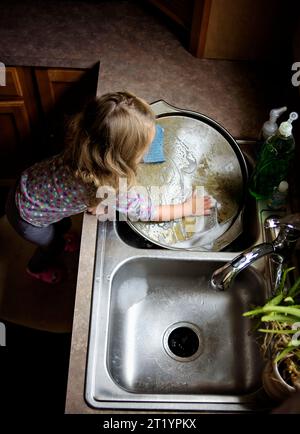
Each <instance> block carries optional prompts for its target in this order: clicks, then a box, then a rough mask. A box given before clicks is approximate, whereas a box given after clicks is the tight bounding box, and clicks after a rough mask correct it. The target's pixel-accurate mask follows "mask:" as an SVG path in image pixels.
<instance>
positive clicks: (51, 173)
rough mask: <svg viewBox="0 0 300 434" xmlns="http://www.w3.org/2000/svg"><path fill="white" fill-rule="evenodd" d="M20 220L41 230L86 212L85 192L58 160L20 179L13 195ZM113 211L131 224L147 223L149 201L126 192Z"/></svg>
mask: <svg viewBox="0 0 300 434" xmlns="http://www.w3.org/2000/svg"><path fill="white" fill-rule="evenodd" d="M15 200H16V205H17V208H18V210H19V213H20V216H21V218H22V219H23V220H25V221H26V222H28V223H30V224H32V225H33V226H38V227H45V226H48V225H50V224H52V223H55V222H57V221H59V220H62V219H63V218H65V217H69V216H72V215H74V214H79V213H81V212H84V211H86V210H87V208H88V205H87V191H86V188H85V187H84V185H83V184H82V183H81V182H80V181H79V180H78V179H77V178H75V176H74V175H73V174H72V172H71V170H70V169H69V167H67V166H66V165H64V164H63V162H62V159H61V156H60V155H56V156H54V157H52V158H50V159H47V160H44V161H42V162H39V163H36V164H34V165H33V166H31V167H30V168H29V169H26V170H25V171H24V172H23V173H22V174H21V178H20V182H19V184H18V186H17V189H16V195H15ZM116 209H118V210H119V211H120V212H122V213H127V214H128V217H129V218H132V219H135V220H151V219H152V218H153V215H154V207H153V206H152V204H151V201H149V200H148V198H147V200H146V199H145V198H143V197H142V196H141V195H140V194H138V193H135V192H134V190H129V192H128V195H127V201H126V203H125V205H124V200H122V206H120V207H119V204H118V202H117V203H116Z"/></svg>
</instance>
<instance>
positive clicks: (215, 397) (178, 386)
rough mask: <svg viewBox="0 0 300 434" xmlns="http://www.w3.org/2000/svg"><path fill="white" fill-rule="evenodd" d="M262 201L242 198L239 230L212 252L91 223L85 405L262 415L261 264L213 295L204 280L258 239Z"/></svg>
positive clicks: (265, 270)
mask: <svg viewBox="0 0 300 434" xmlns="http://www.w3.org/2000/svg"><path fill="white" fill-rule="evenodd" d="M264 209H265V208H264V204H263V203H259V204H258V206H257V204H256V202H255V201H254V200H253V199H251V198H249V201H248V203H246V204H245V212H244V216H243V219H244V220H243V228H244V230H243V233H242V234H241V235H240V236H239V237H238V238H237V239H236V240H235V241H234V242H233V243H232V244H230V245H229V246H228V247H227V248H226V251H225V250H223V251H221V252H201V251H197V252H192V251H184V250H166V249H163V248H161V247H158V246H157V245H154V244H152V243H151V242H149V241H148V240H146V239H144V238H142V237H141V236H140V235H139V234H137V233H136V232H135V231H134V230H132V229H131V228H130V227H129V225H128V224H127V223H126V222H115V223H112V222H106V223H99V225H98V236H97V239H98V242H97V249H96V258H95V273H94V286H93V299H92V309H91V320H90V336H89V347H88V358H87V371H86V390H85V398H86V401H87V403H88V404H89V405H90V406H92V407H94V408H98V409H101V408H103V409H127V410H135V409H140V410H148V411H150V410H158V411H162V410H169V411H170V410H172V411H192V410H194V411H199V412H203V411H204V412H210V411H212V412H235V411H237V412H243V411H258V410H263V409H268V408H270V407H271V405H272V403H270V401H269V400H268V398H267V396H266V394H265V393H264V391H263V388H262V384H261V370H262V357H261V354H260V352H259V345H258V344H257V342H256V335H255V333H254V332H253V330H252V326H253V323H251V322H250V320H249V319H246V318H244V317H242V313H243V312H244V311H246V310H249V309H250V308H251V307H252V306H255V305H258V304H261V303H263V301H264V300H265V299H266V298H267V296H268V295H269V294H270V270H269V263H268V259H266V258H262V259H260V260H258V261H257V262H255V264H254V265H253V266H251V267H250V268H248V269H246V270H244V271H242V272H241V273H240V274H239V275H238V277H237V279H236V281H235V283H234V285H233V286H232V288H230V290H228V291H225V292H218V291H217V290H215V289H213V288H211V287H210V284H209V282H210V278H211V275H212V273H213V271H215V270H216V269H217V268H218V267H219V266H220V265H223V264H224V263H225V262H227V261H230V260H232V259H233V258H234V257H235V256H236V255H237V254H238V253H239V252H241V251H242V250H244V249H246V248H248V247H250V246H252V245H254V244H258V243H260V242H263V241H265V233H264V230H263V222H264V219H265V218H266V216H267V215H268V212H267V211H264Z"/></svg>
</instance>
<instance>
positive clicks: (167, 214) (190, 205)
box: [151, 192, 212, 222]
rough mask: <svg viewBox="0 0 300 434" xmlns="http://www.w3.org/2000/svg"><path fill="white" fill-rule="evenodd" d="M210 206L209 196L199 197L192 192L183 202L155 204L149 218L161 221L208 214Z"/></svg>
mask: <svg viewBox="0 0 300 434" xmlns="http://www.w3.org/2000/svg"><path fill="white" fill-rule="evenodd" d="M197 205H198V206H197ZM211 207H212V201H211V199H210V197H209V196H204V198H200V197H199V196H198V197H197V195H196V193H195V192H194V193H193V195H192V196H191V197H190V198H189V199H188V200H186V201H185V202H184V203H179V204H175V205H159V206H156V207H155V209H154V213H153V217H152V219H151V220H152V221H159V222H162V221H170V220H175V219H178V218H182V217H189V216H196V215H207V214H210V208H211Z"/></svg>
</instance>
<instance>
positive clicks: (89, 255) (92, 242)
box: [66, 214, 97, 413]
mask: <svg viewBox="0 0 300 434" xmlns="http://www.w3.org/2000/svg"><path fill="white" fill-rule="evenodd" d="M96 236H97V218H96V217H95V216H93V215H89V214H84V218H83V225H82V235H81V246H80V257H79V267H78V277H77V287H76V300H75V309H74V320H73V332H72V345H71V354H70V366H69V379H68V389H67V398H66V413H95V412H96V411H95V410H92V409H91V408H90V407H88V405H87V404H86V402H85V400H84V382H85V369H86V355H87V346H88V335H89V320H90V309H91V300H92V289H93V275H94V259H95V249H96Z"/></svg>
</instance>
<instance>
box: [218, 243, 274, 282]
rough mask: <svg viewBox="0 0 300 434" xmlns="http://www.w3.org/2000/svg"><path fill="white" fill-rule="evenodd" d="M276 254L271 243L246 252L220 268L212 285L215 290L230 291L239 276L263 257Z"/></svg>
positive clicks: (262, 244)
mask: <svg viewBox="0 0 300 434" xmlns="http://www.w3.org/2000/svg"><path fill="white" fill-rule="evenodd" d="M272 253H274V247H273V244H271V243H261V244H258V245H257V246H254V247H253V248H251V249H248V250H245V251H244V252H243V253H241V254H240V255H239V256H237V257H236V258H234V259H233V260H232V261H231V262H228V263H227V264H225V265H223V267H220V268H218V269H217V270H216V271H215V272H214V273H213V275H212V279H211V284H212V286H213V287H214V288H217V289H219V290H220V291H224V290H226V289H228V288H229V287H230V286H231V284H232V282H233V280H234V279H235V277H236V276H237V274H238V273H239V272H240V271H242V270H243V269H244V268H246V267H248V266H249V265H251V264H252V263H253V262H255V261H257V260H258V259H259V258H262V257H263V256H266V255H270V254H272Z"/></svg>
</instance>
